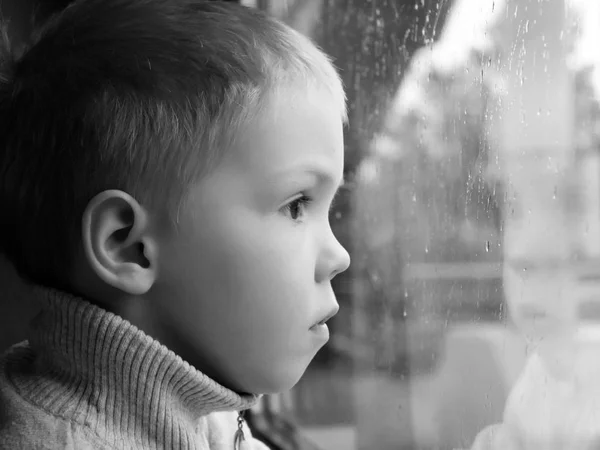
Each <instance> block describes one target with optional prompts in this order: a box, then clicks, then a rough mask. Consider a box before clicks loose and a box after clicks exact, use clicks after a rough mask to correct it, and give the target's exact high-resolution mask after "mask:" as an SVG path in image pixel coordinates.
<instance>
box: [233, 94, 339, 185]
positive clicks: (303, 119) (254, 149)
mask: <svg viewBox="0 0 600 450" xmlns="http://www.w3.org/2000/svg"><path fill="white" fill-rule="evenodd" d="M233 153H234V154H235V155H236V159H238V162H239V163H241V164H244V165H245V166H246V167H247V168H248V169H250V170H256V171H259V172H263V173H271V172H279V171H281V170H282V169H286V168H290V166H294V165H306V164H314V165H317V166H329V167H330V168H336V169H337V166H339V165H340V164H341V165H343V153H344V146H343V116H342V114H341V113H340V111H338V110H337V108H336V104H335V102H333V101H331V95H330V94H329V95H328V94H327V93H325V92H322V91H313V92H310V93H308V94H307V93H302V92H297V93H293V94H285V95H280V96H277V97H275V98H273V99H272V100H270V101H269V102H268V104H267V105H266V106H265V108H264V111H263V113H262V114H261V116H260V117H257V120H255V121H254V123H253V124H252V126H251V127H249V128H248V129H246V130H244V132H243V133H242V137H241V139H239V140H238V143H237V145H236V149H235V152H233Z"/></svg>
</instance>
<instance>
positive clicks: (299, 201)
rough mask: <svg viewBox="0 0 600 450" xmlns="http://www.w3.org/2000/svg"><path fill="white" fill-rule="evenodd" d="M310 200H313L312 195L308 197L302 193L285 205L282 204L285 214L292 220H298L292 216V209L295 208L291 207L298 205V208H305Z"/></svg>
mask: <svg viewBox="0 0 600 450" xmlns="http://www.w3.org/2000/svg"><path fill="white" fill-rule="evenodd" d="M312 201H313V199H312V197H309V196H308V195H302V196H300V197H298V198H295V199H294V200H292V201H291V202H289V203H288V204H287V205H285V206H284V209H285V212H286V214H288V215H289V216H290V218H291V219H292V220H293V221H295V222H298V221H299V219H298V218H294V217H293V211H294V209H295V208H293V207H294V206H298V207H300V208H303V209H306V207H308V206H309V205H310V204H311V203H312Z"/></svg>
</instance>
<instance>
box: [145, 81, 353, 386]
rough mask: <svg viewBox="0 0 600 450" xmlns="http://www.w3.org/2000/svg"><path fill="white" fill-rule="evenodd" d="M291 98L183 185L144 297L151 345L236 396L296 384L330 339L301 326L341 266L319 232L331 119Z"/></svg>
mask: <svg viewBox="0 0 600 450" xmlns="http://www.w3.org/2000/svg"><path fill="white" fill-rule="evenodd" d="M290 98H291V97H288V98H284V99H281V100H278V101H274V102H273V105H272V106H271V108H275V110H274V111H275V112H276V114H275V115H274V117H276V119H273V120H271V121H267V120H264V121H262V122H263V123H259V124H257V125H256V126H255V127H254V128H253V129H251V130H249V132H247V133H246V134H245V135H243V136H242V138H241V139H239V141H238V144H237V147H236V148H235V149H233V150H232V151H230V152H229V153H228V154H227V155H226V156H225V158H224V160H223V162H222V163H221V164H220V165H219V167H218V168H217V169H215V171H213V173H211V174H210V175H208V176H207V177H206V178H204V179H203V180H202V181H201V182H200V183H199V184H198V185H197V186H195V187H194V188H193V189H192V191H191V194H190V197H189V201H188V202H187V203H186V209H185V211H182V213H181V217H180V231H179V232H178V233H177V235H176V236H175V237H172V236H171V237H170V238H167V239H168V240H167V241H165V242H164V243H163V245H161V250H160V252H161V254H160V267H159V271H160V275H159V279H158V282H157V283H156V285H155V287H154V289H153V291H151V293H152V295H154V296H155V298H156V300H155V301H154V302H155V304H156V306H157V308H156V313H155V319H154V320H155V321H156V323H157V325H158V326H159V327H160V329H161V330H162V332H160V331H159V333H158V335H159V336H160V337H159V340H161V341H163V343H164V344H166V345H167V346H169V347H170V348H171V349H172V350H173V351H175V352H176V353H178V354H179V355H180V356H181V357H182V358H184V359H185V360H187V361H188V362H189V363H191V364H192V365H194V366H195V367H196V368H197V369H199V370H201V371H203V372H204V373H206V374H207V375H209V376H211V377H213V378H215V379H216V381H218V382H220V383H222V384H224V385H226V386H227V387H230V388H232V389H235V390H237V391H239V392H252V393H268V392H277V391H282V390H287V389H289V388H291V387H292V386H293V385H294V384H295V383H296V382H297V381H298V379H299V378H300V376H301V375H302V374H303V373H304V371H305V369H306V367H307V365H308V364H309V362H310V361H311V360H312V358H313V357H314V355H315V354H316V352H317V351H318V350H319V349H320V348H321V347H322V346H323V345H324V344H325V342H326V341H327V338H328V333H327V332H326V330H323V327H317V328H311V327H313V325H314V324H315V323H317V322H319V321H321V320H322V319H324V318H325V317H326V316H328V315H330V314H332V313H333V312H335V311H336V310H337V307H338V305H337V302H336V298H335V296H334V293H333V290H332V287H331V283H330V281H331V279H332V278H333V277H334V276H335V275H336V274H337V273H339V272H342V271H344V270H346V269H347V268H348V266H349V263H350V260H349V256H348V253H347V252H346V250H345V249H344V248H343V247H342V246H341V245H340V243H339V242H338V241H337V240H336V238H335V236H334V235H333V233H332V230H331V227H330V224H329V208H330V205H331V202H332V199H333V197H334V195H335V192H336V190H337V189H338V187H339V185H340V184H341V183H342V178H343V167H344V153H343V151H344V150H343V135H342V121H341V117H340V114H339V111H337V110H336V109H335V108H334V106H333V105H334V102H332V101H329V97H328V96H327V95H325V94H324V93H321V92H319V93H315V94H313V96H312V98H308V97H307V96H299V95H298V96H295V97H294V99H293V100H290ZM271 115H272V114H271ZM307 198H310V200H309V201H307ZM153 306H154V304H153Z"/></svg>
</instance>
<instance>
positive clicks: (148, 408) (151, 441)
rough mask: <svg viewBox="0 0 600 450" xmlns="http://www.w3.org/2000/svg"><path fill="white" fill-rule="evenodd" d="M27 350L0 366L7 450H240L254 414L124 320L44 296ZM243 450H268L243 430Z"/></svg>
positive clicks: (1, 429) (2, 435) (0, 428)
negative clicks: (237, 441) (243, 413)
mask: <svg viewBox="0 0 600 450" xmlns="http://www.w3.org/2000/svg"><path fill="white" fill-rule="evenodd" d="M35 292H36V294H35V295H36V296H38V297H39V299H40V300H41V303H42V312H41V313H40V315H38V316H37V317H36V319H35V320H34V321H33V324H32V332H31V335H30V339H29V341H25V342H23V343H20V344H17V345H15V346H13V347H12V348H10V349H9V350H8V352H7V353H6V354H5V355H4V356H3V357H2V358H1V359H0V450H15V449H72V450H86V449H90V450H92V449H94V450H95V449H103V450H104V449H127V450H131V449H169V450H171V449H173V450H175V449H182V450H183V449H185V450H188V449H189V450H191V449H207V450H208V449H210V450H233V448H234V435H235V433H236V430H237V413H236V411H240V410H245V409H247V408H250V407H251V406H252V405H254V404H255V403H256V402H257V400H258V397H257V396H255V395H239V394H237V393H235V392H233V391H231V390H229V389H227V388H225V387H223V386H221V385H219V384H218V383H216V382H215V381H213V380H212V379H210V378H209V377H207V376H205V375H204V374H202V373H201V372H199V371H198V370H196V369H194V368H193V367H192V366H190V365H189V364H188V363H186V362H185V361H183V360H182V359H181V358H180V357H178V356H177V355H176V354H175V353H173V352H172V351H170V350H169V349H167V348H166V347H165V346H163V345H161V344H160V343H159V342H158V341H156V340H154V339H153V338H151V337H150V336H148V335H146V334H145V333H143V332H142V331H140V330H139V329H137V328H136V327H135V326H133V325H132V324H131V323H129V322H127V321H126V320H124V319H122V318H121V317H119V316H117V315H114V314H112V313H109V312H107V311H105V310H103V309H101V308H99V307H97V306H94V305H92V304H90V303H88V302H87V301H85V300H83V299H80V298H75V297H73V296H70V295H67V294H65V293H62V292H59V291H55V290H47V289H36V290H35ZM244 434H245V437H246V441H245V443H244V446H243V447H242V448H247V449H253V450H264V449H266V447H265V446H264V444H262V443H260V442H258V441H256V440H254V439H253V438H252V437H251V435H250V431H249V430H248V428H247V427H246V426H245V425H244Z"/></svg>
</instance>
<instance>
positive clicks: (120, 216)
mask: <svg viewBox="0 0 600 450" xmlns="http://www.w3.org/2000/svg"><path fill="white" fill-rule="evenodd" d="M81 234H82V241H83V249H84V253H85V257H86V259H87V262H88V264H89V265H90V267H91V269H92V271H93V272H94V273H95V274H96V275H97V276H98V277H99V278H100V279H101V280H102V281H104V282H105V283H107V284H108V285H110V286H112V287H114V288H117V289H119V290H121V291H123V292H125V293H128V294H131V295H141V294H144V293H146V292H147V291H148V290H149V289H150V288H151V287H152V285H153V284H154V282H155V281H156V276H157V266H158V260H157V259H158V258H157V256H158V255H157V253H158V252H157V248H158V245H157V244H158V242H157V240H156V238H155V237H154V236H153V235H152V234H151V230H150V221H149V216H148V212H147V211H146V210H145V209H144V208H142V206H141V205H140V204H139V203H138V202H137V201H136V200H135V199H134V198H133V197H132V196H130V195H129V194H127V193H125V192H123V191H119V190H108V191H104V192H101V193H100V194H98V195H96V196H95V197H94V198H93V199H92V200H91V201H90V202H89V203H88V205H87V207H86V209H85V211H84V213H83V218H82V233H81Z"/></svg>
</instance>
